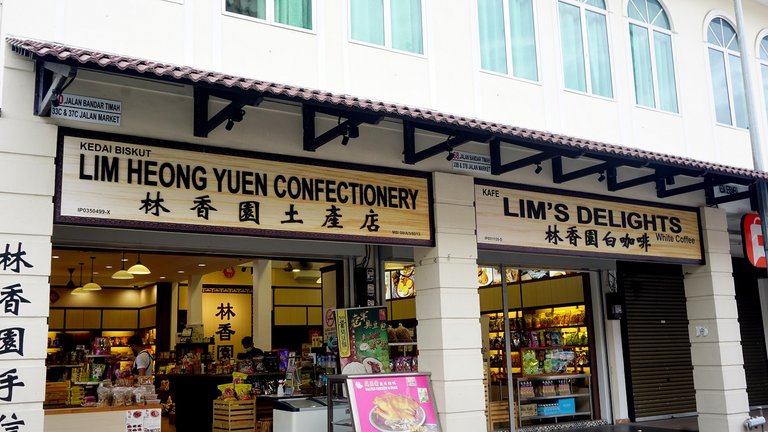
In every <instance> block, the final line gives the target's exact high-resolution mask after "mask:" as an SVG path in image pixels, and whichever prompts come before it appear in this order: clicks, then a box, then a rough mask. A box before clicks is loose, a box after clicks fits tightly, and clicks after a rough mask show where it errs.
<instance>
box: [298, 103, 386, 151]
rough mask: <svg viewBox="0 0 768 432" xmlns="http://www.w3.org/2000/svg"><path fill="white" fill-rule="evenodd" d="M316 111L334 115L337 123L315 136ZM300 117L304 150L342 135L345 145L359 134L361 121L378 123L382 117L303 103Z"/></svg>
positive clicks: (320, 145) (322, 144)
mask: <svg viewBox="0 0 768 432" xmlns="http://www.w3.org/2000/svg"><path fill="white" fill-rule="evenodd" d="M317 113H322V114H328V115H332V116H336V117H338V118H339V120H340V119H341V118H342V117H343V118H344V119H345V120H344V121H343V122H342V121H339V124H338V125H336V126H334V127H332V128H330V129H328V130H327V131H325V132H323V133H322V134H320V136H316V133H317V132H316V129H315V116H316V115H317ZM301 118H302V123H303V126H304V151H311V152H313V151H315V150H317V149H319V148H320V147H322V146H324V145H325V144H328V143H329V142H331V141H333V140H334V139H336V138H338V137H342V140H341V143H342V144H343V145H347V143H348V142H349V139H350V138H357V137H359V136H360V125H361V124H363V123H368V124H378V123H379V122H380V121H381V120H382V119H383V118H384V117H383V116H377V115H370V114H358V113H353V112H351V111H336V110H330V109H324V108H321V107H317V106H312V105H307V104H303V105H302V106H301Z"/></svg>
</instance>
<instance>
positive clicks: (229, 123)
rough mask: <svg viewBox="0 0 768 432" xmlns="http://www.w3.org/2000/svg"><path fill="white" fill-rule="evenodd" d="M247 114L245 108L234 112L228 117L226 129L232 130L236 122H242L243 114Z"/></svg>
mask: <svg viewBox="0 0 768 432" xmlns="http://www.w3.org/2000/svg"><path fill="white" fill-rule="evenodd" d="M244 115H245V110H242V109H241V110H240V111H239V112H237V113H235V114H232V116H230V117H229V118H228V119H227V124H226V125H225V126H224V129H226V130H228V131H231V130H232V128H233V127H235V123H240V122H241V121H243V116H244Z"/></svg>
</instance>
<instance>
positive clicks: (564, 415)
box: [520, 411, 592, 420]
mask: <svg viewBox="0 0 768 432" xmlns="http://www.w3.org/2000/svg"><path fill="white" fill-rule="evenodd" d="M585 415H588V416H591V415H592V413H591V412H588V411H581V412H575V413H570V414H552V415H541V416H540V415H537V416H526V417H520V420H538V419H556V418H558V417H575V416H585Z"/></svg>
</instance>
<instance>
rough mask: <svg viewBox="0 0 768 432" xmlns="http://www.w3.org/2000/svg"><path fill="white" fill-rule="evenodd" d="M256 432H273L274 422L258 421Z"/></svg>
mask: <svg viewBox="0 0 768 432" xmlns="http://www.w3.org/2000/svg"><path fill="white" fill-rule="evenodd" d="M256 432H272V420H258V421H257V422H256Z"/></svg>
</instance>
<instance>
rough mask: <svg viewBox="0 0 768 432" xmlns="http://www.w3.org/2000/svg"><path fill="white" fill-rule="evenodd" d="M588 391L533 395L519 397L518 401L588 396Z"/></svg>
mask: <svg viewBox="0 0 768 432" xmlns="http://www.w3.org/2000/svg"><path fill="white" fill-rule="evenodd" d="M589 396H590V395H589V393H574V394H569V395H558V396H534V397H521V398H520V402H522V401H529V402H534V401H546V400H557V399H568V398H580V397H589Z"/></svg>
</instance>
